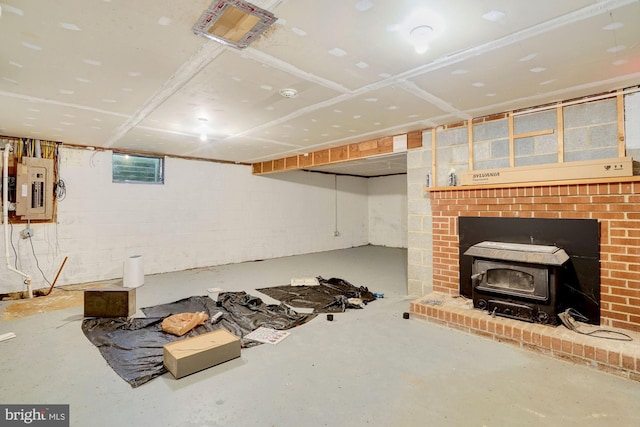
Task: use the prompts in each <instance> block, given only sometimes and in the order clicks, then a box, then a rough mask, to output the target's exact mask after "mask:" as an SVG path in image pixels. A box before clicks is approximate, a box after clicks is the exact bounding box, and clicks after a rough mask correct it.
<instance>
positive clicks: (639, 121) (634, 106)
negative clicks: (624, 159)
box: [624, 92, 640, 175]
mask: <svg viewBox="0 0 640 427" xmlns="http://www.w3.org/2000/svg"><path fill="white" fill-rule="evenodd" d="M624 116H625V121H624V124H625V131H624V133H625V144H626V147H627V156H631V157H633V159H634V162H633V169H634V175H640V92H636V93H632V94H629V95H627V96H625V97H624Z"/></svg>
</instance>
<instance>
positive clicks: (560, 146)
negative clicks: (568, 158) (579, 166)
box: [556, 105, 564, 163]
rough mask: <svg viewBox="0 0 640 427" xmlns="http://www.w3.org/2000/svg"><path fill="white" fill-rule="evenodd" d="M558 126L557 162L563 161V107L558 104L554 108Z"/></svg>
mask: <svg viewBox="0 0 640 427" xmlns="http://www.w3.org/2000/svg"><path fill="white" fill-rule="evenodd" d="M556 115H557V123H558V124H557V125H556V127H557V128H558V163H564V108H563V107H562V106H561V105H558V107H557V108H556Z"/></svg>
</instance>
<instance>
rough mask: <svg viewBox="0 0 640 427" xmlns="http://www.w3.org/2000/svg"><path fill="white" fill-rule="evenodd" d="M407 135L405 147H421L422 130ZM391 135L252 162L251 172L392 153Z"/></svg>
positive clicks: (293, 168)
mask: <svg viewBox="0 0 640 427" xmlns="http://www.w3.org/2000/svg"><path fill="white" fill-rule="evenodd" d="M406 135H407V149H412V148H420V147H422V130H416V131H412V132H409V133H407V134H406ZM393 138H394V137H393V136H385V137H382V138H377V139H372V140H369V141H362V142H358V143H354V144H348V145H342V146H340V147H334V148H327V149H325V150H318V151H314V152H311V153H308V154H299V155H296V156H289V157H283V158H280V159H275V160H267V161H264V162H259V163H254V164H253V165H252V173H253V174H254V175H261V174H267V173H274V172H284V171H288V170H296V169H304V168H308V167H313V166H322V165H328V164H332V163H342V162H347V161H350V160H357V159H363V158H367V157H372V156H379V155H382V154H392V153H394V152H395V151H394V147H393Z"/></svg>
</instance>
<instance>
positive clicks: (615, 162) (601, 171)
mask: <svg viewBox="0 0 640 427" xmlns="http://www.w3.org/2000/svg"><path fill="white" fill-rule="evenodd" d="M628 176H633V158H631V157H621V158H617V159H605V160H586V161H582V162H565V163H553V164H545V165H536V166H518V167H515V168H506V169H485V170H476V171H469V172H462V175H461V178H462V179H461V184H462V185H484V184H507V183H517V182H540V181H565V180H572V179H588V178H609V177H628Z"/></svg>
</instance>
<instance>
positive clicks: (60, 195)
mask: <svg viewBox="0 0 640 427" xmlns="http://www.w3.org/2000/svg"><path fill="white" fill-rule="evenodd" d="M55 159H56V161H55V163H54V164H53V176H55V177H56V178H57V181H56V182H55V183H54V185H53V195H54V197H55V198H56V199H57V200H58V201H59V202H61V201H63V200H64V198H65V197H66V196H67V185H66V184H65V182H64V180H63V179H62V178H61V177H60V152H59V151H58V144H56V147H55Z"/></svg>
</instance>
